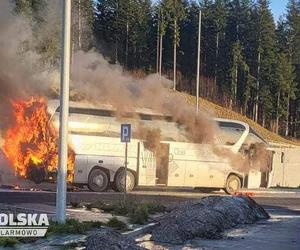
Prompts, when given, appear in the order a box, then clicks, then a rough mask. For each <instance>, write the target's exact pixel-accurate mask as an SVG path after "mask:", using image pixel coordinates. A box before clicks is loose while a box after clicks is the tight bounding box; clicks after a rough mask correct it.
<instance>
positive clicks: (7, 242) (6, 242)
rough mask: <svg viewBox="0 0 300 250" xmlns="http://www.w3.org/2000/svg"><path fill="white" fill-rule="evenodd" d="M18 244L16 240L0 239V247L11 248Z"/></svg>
mask: <svg viewBox="0 0 300 250" xmlns="http://www.w3.org/2000/svg"><path fill="white" fill-rule="evenodd" d="M18 243H20V242H19V240H18V239H16V238H10V237H8V238H0V247H13V246H15V245H16V244H18Z"/></svg>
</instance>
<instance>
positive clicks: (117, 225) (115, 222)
mask: <svg viewBox="0 0 300 250" xmlns="http://www.w3.org/2000/svg"><path fill="white" fill-rule="evenodd" d="M106 225H107V226H108V227H112V228H114V229H117V230H120V231H126V230H128V227H127V224H126V223H125V222H123V221H120V220H119V219H118V218H117V217H112V218H111V219H110V220H109V221H108V222H107V223H106Z"/></svg>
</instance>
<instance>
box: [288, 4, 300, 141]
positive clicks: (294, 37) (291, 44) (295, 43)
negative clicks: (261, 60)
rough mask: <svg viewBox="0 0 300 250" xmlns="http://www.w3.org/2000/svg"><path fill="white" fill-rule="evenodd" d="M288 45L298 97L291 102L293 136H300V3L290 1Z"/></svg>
mask: <svg viewBox="0 0 300 250" xmlns="http://www.w3.org/2000/svg"><path fill="white" fill-rule="evenodd" d="M287 11H288V13H287V44H288V56H289V58H290V59H291V61H292V64H293V66H294V73H295V79H294V85H296V86H297V88H298V91H297V97H296V100H295V101H294V102H291V121H292V124H293V126H292V130H293V131H292V134H293V136H298V135H299V134H298V133H297V131H298V130H299V124H298V123H299V122H298V121H299V120H300V112H299V108H298V107H299V104H300V95H299V89H300V1H299V0H289V2H288V5H287Z"/></svg>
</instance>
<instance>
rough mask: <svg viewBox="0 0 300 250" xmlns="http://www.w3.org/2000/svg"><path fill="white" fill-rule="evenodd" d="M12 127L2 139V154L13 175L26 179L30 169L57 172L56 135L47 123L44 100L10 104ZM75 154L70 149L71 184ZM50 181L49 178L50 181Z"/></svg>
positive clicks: (69, 175) (69, 168)
mask: <svg viewBox="0 0 300 250" xmlns="http://www.w3.org/2000/svg"><path fill="white" fill-rule="evenodd" d="M12 107H13V109H14V118H15V124H14V126H13V127H11V128H9V129H8V130H7V132H6V135H5V137H4V144H3V152H4V154H5V155H6V157H7V159H8V160H9V162H10V163H11V164H12V166H14V168H15V173H16V174H18V175H20V176H22V177H24V178H27V177H28V172H29V171H30V170H31V169H32V168H33V169H44V170H45V172H46V173H53V172H55V171H56V168H57V164H58V146H57V145H58V133H57V131H56V129H55V128H54V126H53V124H51V122H50V115H49V114H48V113H47V104H46V101H45V100H44V99H43V98H36V97H32V98H31V99H30V100H28V101H13V102H12ZM74 162H75V154H74V152H73V150H71V149H69V158H68V181H72V178H73V170H74ZM49 179H51V178H49Z"/></svg>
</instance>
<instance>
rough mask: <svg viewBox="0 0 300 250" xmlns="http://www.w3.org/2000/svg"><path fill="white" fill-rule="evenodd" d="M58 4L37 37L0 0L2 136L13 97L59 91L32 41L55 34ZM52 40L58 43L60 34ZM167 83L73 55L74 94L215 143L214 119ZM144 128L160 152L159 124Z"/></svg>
mask: <svg viewBox="0 0 300 250" xmlns="http://www.w3.org/2000/svg"><path fill="white" fill-rule="evenodd" d="M50 2H51V1H50ZM57 6H58V5H57V1H52V5H51V6H50V7H48V8H47V10H45V11H46V13H45V14H44V16H45V19H46V24H45V23H44V24H43V28H42V29H40V30H41V32H40V36H39V37H38V38H35V37H34V36H33V34H32V27H31V24H30V23H28V20H26V19H25V18H23V17H21V16H17V15H16V14H14V13H13V5H11V4H10V3H9V1H0V58H1V60H0V115H1V117H2V119H1V121H0V140H1V134H2V136H3V134H4V133H5V130H6V129H7V127H9V126H11V124H12V123H13V120H12V117H11V115H12V113H13V112H12V110H11V100H13V99H20V98H23V99H26V98H29V97H31V96H33V95H34V96H46V97H48V98H53V97H57V93H58V91H59V84H58V83H59V68H58V67H53V66H49V65H47V64H46V63H45V61H44V59H45V58H44V57H42V56H41V55H40V54H39V52H38V51H36V50H35V49H34V48H35V43H41V41H43V40H45V37H46V36H47V35H48V36H49V34H53V37H57V34H58V33H59V29H58V27H59V21H58V20H59V19H60V18H59V16H58V14H57V13H60V11H58V10H57ZM54 10H55V11H54ZM55 34H56V36H55ZM46 40H47V39H46ZM51 42H52V43H54V44H55V43H56V45H57V43H58V42H59V39H58V38H56V39H53V40H52V41H51ZM57 47H59V46H57ZM171 85H172V83H171V82H170V81H169V80H167V79H166V78H161V79H160V78H159V77H158V76H157V75H154V74H152V75H149V76H147V77H145V78H144V79H136V78H134V77H133V76H131V75H130V74H129V73H127V72H125V71H124V70H123V69H122V68H121V67H120V66H119V65H111V64H109V63H108V61H107V60H106V59H105V58H104V57H103V56H102V55H101V54H99V53H97V52H96V51H95V50H91V51H89V52H83V51H78V52H76V53H73V55H72V67H71V94H70V95H71V99H72V100H77V101H87V100H88V101H89V102H92V103H94V104H100V103H101V104H110V105H112V106H114V107H115V108H116V109H117V110H118V113H119V114H122V113H123V112H128V111H129V110H131V109H134V108H150V109H152V110H155V111H156V112H160V113H163V114H167V115H169V116H170V117H172V119H173V121H174V122H176V123H177V124H179V125H181V126H182V127H183V128H184V130H185V132H186V133H185V135H186V137H187V139H188V140H189V141H191V142H195V143H213V142H214V138H215V136H216V131H217V129H216V124H215V122H214V121H213V119H212V118H211V117H210V116H209V115H208V114H206V113H204V112H200V113H199V115H198V116H196V115H195V107H193V106H191V105H188V104H187V102H186V99H185V98H184V97H183V96H182V95H181V94H179V93H177V92H174V91H172V90H171V89H170V87H171ZM142 130H143V135H144V137H145V140H146V141H147V142H148V144H149V145H148V146H149V148H151V149H152V150H153V151H155V152H158V151H159V141H160V138H161V135H160V131H159V128H156V129H153V128H152V129H148V128H143V129H142ZM0 143H1V141H0ZM223 154H224V157H226V158H229V159H230V161H231V163H232V166H233V167H235V166H239V168H240V166H244V164H243V163H244V160H245V156H242V155H240V154H238V155H234V154H232V153H229V152H226V153H225V152H224V151H222V154H221V155H223ZM0 164H1V159H0ZM2 166H4V164H3V165H1V167H2Z"/></svg>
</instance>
